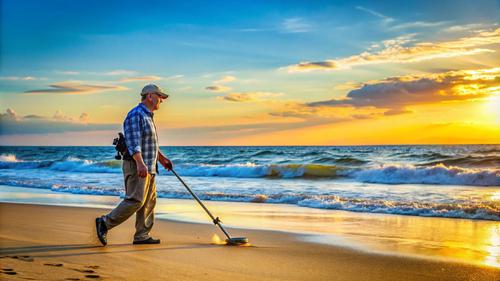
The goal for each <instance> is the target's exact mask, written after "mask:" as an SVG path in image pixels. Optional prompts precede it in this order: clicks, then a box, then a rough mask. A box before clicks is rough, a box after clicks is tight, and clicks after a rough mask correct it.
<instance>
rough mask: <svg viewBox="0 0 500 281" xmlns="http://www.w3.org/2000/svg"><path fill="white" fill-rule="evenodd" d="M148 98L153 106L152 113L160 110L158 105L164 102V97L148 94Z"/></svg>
mask: <svg viewBox="0 0 500 281" xmlns="http://www.w3.org/2000/svg"><path fill="white" fill-rule="evenodd" d="M149 98H150V101H151V104H152V105H153V111H154V110H158V109H160V104H161V103H162V102H163V100H165V98H164V97H162V96H160V95H159V94H156V93H150V94H149Z"/></svg>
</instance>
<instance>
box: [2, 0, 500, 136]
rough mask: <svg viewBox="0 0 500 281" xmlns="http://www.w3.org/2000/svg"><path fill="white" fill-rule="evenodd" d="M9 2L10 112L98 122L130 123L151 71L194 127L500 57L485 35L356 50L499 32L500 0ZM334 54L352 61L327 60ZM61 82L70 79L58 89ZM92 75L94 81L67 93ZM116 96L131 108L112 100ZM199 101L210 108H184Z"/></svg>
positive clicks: (5, 49)
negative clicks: (393, 51) (367, 58)
mask: <svg viewBox="0 0 500 281" xmlns="http://www.w3.org/2000/svg"><path fill="white" fill-rule="evenodd" d="M1 13H2V14H1V15H2V17H1V18H2V19H1V26H2V27H1V28H2V29H1V60H0V78H1V79H0V87H1V88H0V97H1V99H2V101H1V103H0V110H1V111H2V112H6V110H7V109H9V108H10V109H13V110H15V111H16V112H17V113H18V114H20V115H21V116H26V115H39V116H45V117H50V116H51V115H52V116H55V115H57V114H55V113H54V112H58V111H60V112H64V114H66V115H68V118H67V119H68V120H70V119H71V118H69V116H73V119H78V116H80V114H81V113H86V114H87V115H88V116H90V117H91V118H90V119H89V120H91V121H92V122H91V123H100V124H118V125H119V124H120V122H121V121H120V120H121V118H122V117H123V114H124V113H126V110H127V108H128V107H130V106H131V105H133V104H134V103H135V102H136V98H137V96H136V94H135V93H137V92H138V91H140V88H141V87H142V86H143V85H144V84H145V83H146V82H156V83H159V84H161V85H162V86H164V87H166V88H168V89H169V90H171V91H172V92H173V93H174V95H173V97H176V99H175V101H173V102H172V106H171V107H169V111H168V112H169V113H167V112H166V111H165V113H162V114H163V118H162V117H160V121H164V122H165V127H175V128H183V127H185V128H187V129H186V130H187V131H189V128H191V127H193V128H198V127H199V126H206V125H207V124H206V123H204V122H203V120H206V119H207V117H208V116H210V117H213V118H214V122H213V123H214V125H220V126H229V125H231V126H237V125H238V124H248V123H251V121H250V120H261V121H262V120H264V119H265V116H268V117H269V116H274V117H273V118H277V115H278V114H275V111H276V108H270V105H271V104H273V103H276V104H278V103H281V104H280V105H276V107H280V108H282V107H286V106H289V105H287V104H289V103H302V104H303V103H314V102H321V101H324V100H328V99H331V98H342V97H345V96H346V94H347V93H348V91H349V90H350V88H349V84H351V85H355V84H356V83H358V84H359V85H360V83H364V82H367V81H374V80H377V79H378V80H380V79H385V78H388V77H394V76H402V75H413V74H422V73H437V72H445V71H454V70H455V71H456V70H460V69H479V68H491V67H494V66H495V64H494V63H492V61H494V58H495V56H496V54H495V52H496V48H497V47H498V44H496V43H495V44H494V45H491V44H487V47H489V49H488V50H489V51H484V48H483V49H482V50H483V51H481V50H480V47H481V46H485V44H482V45H481V46H479V45H478V48H477V49H474V50H472V49H470V50H466V52H465V53H466V54H464V55H462V54H461V55H458V54H454V55H453V57H454V60H449V59H447V56H445V55H437V58H434V57H433V58H432V59H431V58H428V57H425V58H421V57H418V58H416V59H413V58H410V59H409V60H406V61H403V62H401V61H398V60H397V59H396V60H394V59H390V60H387V61H385V60H384V59H382V60H381V61H382V62H381V63H379V62H377V64H371V63H366V62H364V63H362V64H361V66H357V65H358V64H356V63H354V64H351V63H350V62H348V61H347V59H348V58H349V57H352V56H361V55H362V54H363V52H370V53H371V54H379V55H383V54H384V50H387V49H390V48H391V46H396V47H397V48H405V47H409V48H412V47H413V46H416V45H417V44H419V43H429V44H440V43H442V42H445V44H446V42H455V41H456V40H461V38H465V37H467V36H469V37H472V36H473V35H474V34H479V32H481V31H487V32H492V31H494V30H496V28H498V26H497V25H498V24H497V21H498V14H499V1H473V2H472V1H405V2H401V1H252V2H242V1H210V2H203V1H143V2H139V1H13V0H4V1H2V12H1ZM481 36H482V35H481ZM488 36H489V35H488ZM488 38H490V37H488ZM390 40H393V41H394V42H396V43H390V42H389V41H390ZM388 42H389V43H388ZM492 42H495V41H494V40H493V41H492ZM384 44H385V45H384ZM391 44H393V45H391ZM474 44H476V43H474ZM446 46H448V45H446ZM446 48H448V47H446ZM414 51H415V50H414V49H412V52H414ZM448 51H450V50H449V48H448V49H447V50H446V52H448ZM452 51H458V49H454V50H452ZM467 52H468V53H467ZM379 60H380V59H379ZM422 60H423V61H425V62H423V63H421V62H420V61H422ZM328 61H330V62H332V61H335V63H344V64H346V65H347V67H344V68H342V67H340V68H339V69H340V70H335V71H330V70H329V69H327V68H323V69H324V70H327V71H316V69H319V70H322V69H321V68H322V67H323V66H324V65H328ZM302 62H309V63H311V62H321V63H320V64H316V65H313V67H314V70H313V71H312V72H309V71H308V69H305V68H300V69H299V68H297V69H299V70H300V71H299V72H301V73H300V74H293V73H290V72H293V71H291V70H292V68H290V66H293V65H298V66H299V67H300V65H299V64H300V63H302ZM325 62H326V64H325ZM318 65H320V66H321V67H320V68H317V66H318ZM332 69H333V68H332ZM287 70H288V71H287ZM302 70H304V71H302ZM148 77H151V78H150V79H149V80H151V81H148ZM224 77H232V78H229V80H231V79H232V80H231V81H228V80H227V79H226V80H224ZM131 78H136V79H135V80H134V79H131ZM139 78H140V79H139ZM222 80H224V82H221V81H222ZM215 84H217V85H215ZM53 85H56V87H60V88H61V87H62V88H63V90H62V91H60V92H56V91H54V87H53ZM61 85H63V86H61ZM68 85H69V86H68ZM82 85H84V86H85V87H87V88H92V89H93V90H92V91H87V92H85V91H83V92H84V93H85V94H84V95H78V96H77V95H71V94H68V95H57V93H63V94H64V90H65V89H66V90H67V89H68V88H72V87H81V86H82ZM102 85H104V86H105V87H109V90H102V88H101V90H102V91H103V92H104V93H100V91H101V90H99V89H97V88H96V87H94V86H99V87H100V86H102ZM345 85H347V86H345ZM213 86H218V88H213ZM85 87H84V88H85ZM207 87H212V88H207ZM79 89H80V88H79ZM207 89H217V90H216V91H212V90H207ZM80 90H81V89H80ZM77 92H78V91H76V90H74V91H73V92H71V91H67V93H77ZM210 92H215V95H214V94H213V93H212V94H211V93H210ZM78 93H80V92H78ZM88 93H91V94H90V95H87V94H88ZM95 93H97V94H95ZM223 93H225V94H226V95H222V94H223ZM52 94H53V95H52ZM250 94H251V95H250ZM176 95H177V96H176ZM217 95H218V96H217ZM242 97H243V98H242ZM257 99H265V100H267V101H268V102H267V104H259V105H256V104H253V105H252V106H247V105H245V110H244V111H245V112H244V113H242V114H240V115H237V114H236V112H238V111H241V110H240V109H238V108H237V107H234V106H233V107H232V108H229V105H227V104H222V103H221V101H225V102H228V101H236V100H237V101H240V102H241V101H243V100H244V101H256V100H257ZM96 105H97V106H96ZM106 105H109V106H110V107H106ZM113 106H116V107H119V109H117V108H114V109H109V108H111V107H113ZM240 106H242V105H240ZM106 108H108V109H106ZM188 108H190V109H191V110H193V108H194V109H195V111H196V112H197V115H199V118H198V119H196V118H194V117H193V118H187V117H185V116H184V117H183V116H182V114H183V112H185V111H186V110H187V109H188ZM207 108H212V109H213V110H212V111H209V110H208V109H207ZM408 112H409V111H408ZM308 114H309V115H311V111H310V112H309V113H308ZM59 115H60V114H59ZM108 115H109V116H111V117H110V118H105V116H108ZM282 115H283V114H282ZM282 117H283V116H282ZM316 117H318V118H323V117H324V116H323V115H322V116H316ZM316 117H314V116H313V117H311V116H309V117H308V119H307V120H306V123H307V122H309V123H307V124H304V125H310V126H315V125H318V124H320V123H321V122H319V121H317V119H318V118H316ZM245 118H246V119H245ZM268 119H269V118H268ZM312 119H314V121H311V120H312ZM167 120H170V121H171V120H175V121H176V122H175V124H176V125H175V126H173V125H172V122H170V123H169V124H167ZM235 120H236V121H235ZM18 121H19V120H18ZM287 121H289V120H287ZM287 121H285V120H277V119H276V120H273V122H277V123H286V122H287ZM295 121H297V120H295ZM259 122H260V121H259ZM325 122H326V121H325ZM272 124H274V123H272ZM63 127H64V128H66V126H63ZM256 127H259V126H256ZM277 130H278V129H277ZM37 133H40V131H39V130H37ZM188 135H189V136H191V133H189V134H188ZM180 142H182V138H181V139H180Z"/></svg>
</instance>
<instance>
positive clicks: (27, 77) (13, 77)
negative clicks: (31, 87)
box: [0, 76, 41, 81]
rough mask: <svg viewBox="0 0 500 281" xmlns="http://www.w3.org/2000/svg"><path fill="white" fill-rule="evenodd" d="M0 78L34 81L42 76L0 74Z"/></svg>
mask: <svg viewBox="0 0 500 281" xmlns="http://www.w3.org/2000/svg"><path fill="white" fill-rule="evenodd" d="M0 80H10V81H18V80H21V81H32V80H41V78H37V77H33V76H0Z"/></svg>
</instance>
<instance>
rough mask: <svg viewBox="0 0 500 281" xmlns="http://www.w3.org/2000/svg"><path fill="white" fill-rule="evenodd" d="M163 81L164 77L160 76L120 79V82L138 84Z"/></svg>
mask: <svg viewBox="0 0 500 281" xmlns="http://www.w3.org/2000/svg"><path fill="white" fill-rule="evenodd" d="M162 79H163V77H160V76H155V75H149V76H137V77H126V78H122V79H120V80H119V81H118V82H122V83H127V82H136V81H146V82H149V81H158V80H162Z"/></svg>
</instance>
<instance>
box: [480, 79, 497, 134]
mask: <svg viewBox="0 0 500 281" xmlns="http://www.w3.org/2000/svg"><path fill="white" fill-rule="evenodd" d="M496 88H497V89H496V91H495V92H494V93H493V95H492V96H490V97H489V98H487V99H486V101H485V103H484V106H483V110H484V115H486V116H488V118H491V122H492V123H495V124H497V125H500V87H496Z"/></svg>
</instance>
